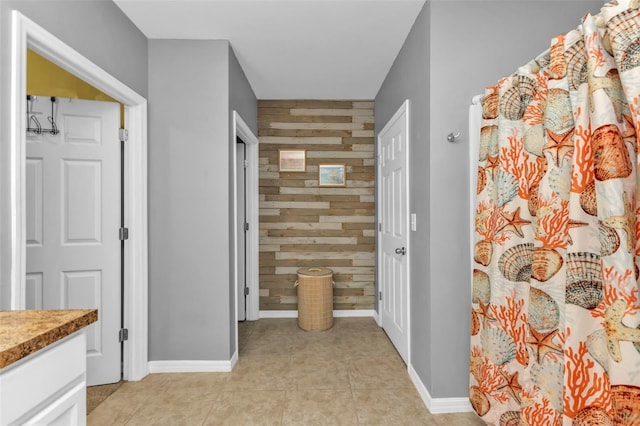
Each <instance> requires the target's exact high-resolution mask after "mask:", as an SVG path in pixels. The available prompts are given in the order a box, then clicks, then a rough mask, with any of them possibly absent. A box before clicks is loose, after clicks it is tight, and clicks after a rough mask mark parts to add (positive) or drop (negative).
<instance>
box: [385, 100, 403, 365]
mask: <svg viewBox="0 0 640 426" xmlns="http://www.w3.org/2000/svg"><path fill="white" fill-rule="evenodd" d="M408 136H409V103H408V101H405V103H404V104H403V105H402V107H401V108H400V109H399V110H398V112H396V114H395V115H394V116H393V117H392V118H391V120H389V122H388V123H387V124H386V125H385V126H384V128H383V129H382V131H381V132H380V134H379V136H378V220H379V222H380V223H379V226H378V242H379V245H378V281H379V284H378V285H379V287H378V289H379V291H380V304H379V306H378V310H379V315H380V322H381V326H382V328H383V329H384V330H385V332H386V333H387V335H388V336H389V339H391V342H392V343H393V344H394V346H395V347H396V349H397V351H398V353H399V354H400V356H401V357H402V359H403V360H404V361H405V363H407V365H408V363H409V360H408V354H409V312H408V296H409V287H408V286H409V276H408V271H409V268H408V263H409V258H408V255H409V253H408V252H407V250H408V247H409V227H408V215H409V213H408V211H409V194H408V182H407V176H408V164H409V163H408V159H409V155H408V147H409V146H408V141H409V137H408Z"/></svg>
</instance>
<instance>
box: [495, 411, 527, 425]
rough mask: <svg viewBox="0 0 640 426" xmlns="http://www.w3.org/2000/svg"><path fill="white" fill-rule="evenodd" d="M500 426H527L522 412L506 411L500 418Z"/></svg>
mask: <svg viewBox="0 0 640 426" xmlns="http://www.w3.org/2000/svg"><path fill="white" fill-rule="evenodd" d="M498 424H499V425H500V426H526V424H527V422H525V421H524V419H523V418H522V414H521V412H520V411H506V412H504V413H502V415H501V416H500V423H498Z"/></svg>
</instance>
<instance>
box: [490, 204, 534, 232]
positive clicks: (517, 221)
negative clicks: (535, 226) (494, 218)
mask: <svg viewBox="0 0 640 426" xmlns="http://www.w3.org/2000/svg"><path fill="white" fill-rule="evenodd" d="M500 216H502V217H503V218H504V219H505V220H506V221H507V222H506V223H505V224H504V225H502V226H501V227H500V228H499V229H498V231H497V232H501V231H505V232H506V231H510V232H513V233H514V234H516V235H518V236H519V237H520V238H524V233H523V232H522V227H523V226H524V225H529V224H531V221H528V220H524V219H522V218H521V217H520V207H518V208H517V209H515V211H514V212H513V214H512V215H511V216H509V213H508V212H507V213H505V212H502V211H501V212H500Z"/></svg>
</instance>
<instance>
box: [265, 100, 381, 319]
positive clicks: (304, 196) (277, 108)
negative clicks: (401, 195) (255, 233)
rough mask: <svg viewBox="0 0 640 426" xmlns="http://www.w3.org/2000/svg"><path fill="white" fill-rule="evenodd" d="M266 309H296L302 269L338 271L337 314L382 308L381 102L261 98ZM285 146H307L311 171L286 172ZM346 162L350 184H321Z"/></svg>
mask: <svg viewBox="0 0 640 426" xmlns="http://www.w3.org/2000/svg"><path fill="white" fill-rule="evenodd" d="M258 138H259V140H260V145H259V152H260V191H259V192H260V309H261V310H296V309H297V297H296V289H295V288H294V286H293V285H294V282H295V281H296V279H297V274H296V271H297V270H298V268H301V267H310V266H319V267H327V268H331V269H332V270H333V271H334V281H335V283H336V286H335V289H334V301H333V303H334V309H346V310H349V309H374V304H375V288H374V274H375V223H374V222H375V204H374V182H375V172H374V161H375V159H374V137H373V101H312V100H261V101H258ZM278 149H305V150H306V172H297V173H296V172H287V173H285V172H279V168H278ZM323 163H344V164H346V169H347V185H346V187H344V188H343V187H335V188H326V187H318V164H323Z"/></svg>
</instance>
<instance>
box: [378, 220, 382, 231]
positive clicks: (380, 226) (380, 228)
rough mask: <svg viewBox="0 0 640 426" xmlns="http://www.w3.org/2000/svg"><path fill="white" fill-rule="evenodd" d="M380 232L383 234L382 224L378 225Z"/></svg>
mask: <svg viewBox="0 0 640 426" xmlns="http://www.w3.org/2000/svg"><path fill="white" fill-rule="evenodd" d="M378 232H382V222H379V223H378Z"/></svg>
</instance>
